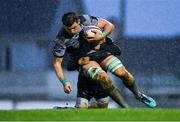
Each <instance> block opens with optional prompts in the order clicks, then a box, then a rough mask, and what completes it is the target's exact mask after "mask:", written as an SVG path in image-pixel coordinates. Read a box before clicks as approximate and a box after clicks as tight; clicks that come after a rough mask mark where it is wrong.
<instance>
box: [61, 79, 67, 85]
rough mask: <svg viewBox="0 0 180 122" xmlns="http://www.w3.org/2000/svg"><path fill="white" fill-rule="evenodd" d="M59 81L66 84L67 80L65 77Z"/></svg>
mask: <svg viewBox="0 0 180 122" xmlns="http://www.w3.org/2000/svg"><path fill="white" fill-rule="evenodd" d="M60 82H61V83H62V84H63V86H64V85H66V84H67V83H68V81H67V80H66V79H64V80H60Z"/></svg>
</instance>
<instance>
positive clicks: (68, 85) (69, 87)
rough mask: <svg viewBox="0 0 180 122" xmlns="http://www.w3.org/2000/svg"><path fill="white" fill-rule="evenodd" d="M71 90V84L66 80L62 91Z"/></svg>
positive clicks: (68, 91) (67, 91)
mask: <svg viewBox="0 0 180 122" xmlns="http://www.w3.org/2000/svg"><path fill="white" fill-rule="evenodd" d="M71 91H72V86H71V84H70V83H69V82H68V83H66V84H65V85H64V92H65V93H67V94H69V93H70V92H71Z"/></svg>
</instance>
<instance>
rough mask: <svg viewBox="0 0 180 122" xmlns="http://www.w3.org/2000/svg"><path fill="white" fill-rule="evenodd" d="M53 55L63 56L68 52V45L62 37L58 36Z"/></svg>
mask: <svg viewBox="0 0 180 122" xmlns="http://www.w3.org/2000/svg"><path fill="white" fill-rule="evenodd" d="M54 43H55V44H54V47H53V55H54V56H55V57H63V56H64V54H65V52H66V45H65V44H64V43H63V39H62V38H56V39H55V40H54Z"/></svg>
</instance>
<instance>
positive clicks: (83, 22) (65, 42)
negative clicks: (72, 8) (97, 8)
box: [53, 15, 98, 58]
mask: <svg viewBox="0 0 180 122" xmlns="http://www.w3.org/2000/svg"><path fill="white" fill-rule="evenodd" d="M78 18H79V19H80V29H79V32H78V33H77V34H75V35H74V36H70V35H69V34H68V33H67V32H66V31H65V30H64V29H63V28H62V29H61V30H60V31H59V33H58V35H57V37H56V39H55V46H54V49H53V55H54V56H56V57H63V56H64V54H65V52H67V53H68V54H69V55H70V57H71V58H73V57H78V56H80V55H81V53H82V51H81V50H79V47H80V44H79V41H78V39H79V33H80V31H81V30H82V28H83V26H89V25H95V26H96V25H97V24H98V18H96V17H93V16H89V15H82V16H79V17H78Z"/></svg>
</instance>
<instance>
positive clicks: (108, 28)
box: [97, 18, 115, 38]
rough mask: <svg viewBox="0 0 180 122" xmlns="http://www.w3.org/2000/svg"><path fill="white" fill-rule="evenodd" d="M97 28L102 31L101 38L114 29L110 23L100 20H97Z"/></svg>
mask: <svg viewBox="0 0 180 122" xmlns="http://www.w3.org/2000/svg"><path fill="white" fill-rule="evenodd" d="M97 26H98V27H99V28H101V29H103V38H105V37H106V36H108V35H109V34H111V33H112V31H113V30H114V28H115V27H114V25H113V24H112V23H111V22H109V21H107V20H105V19H102V18H99V20H98V24H97Z"/></svg>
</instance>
